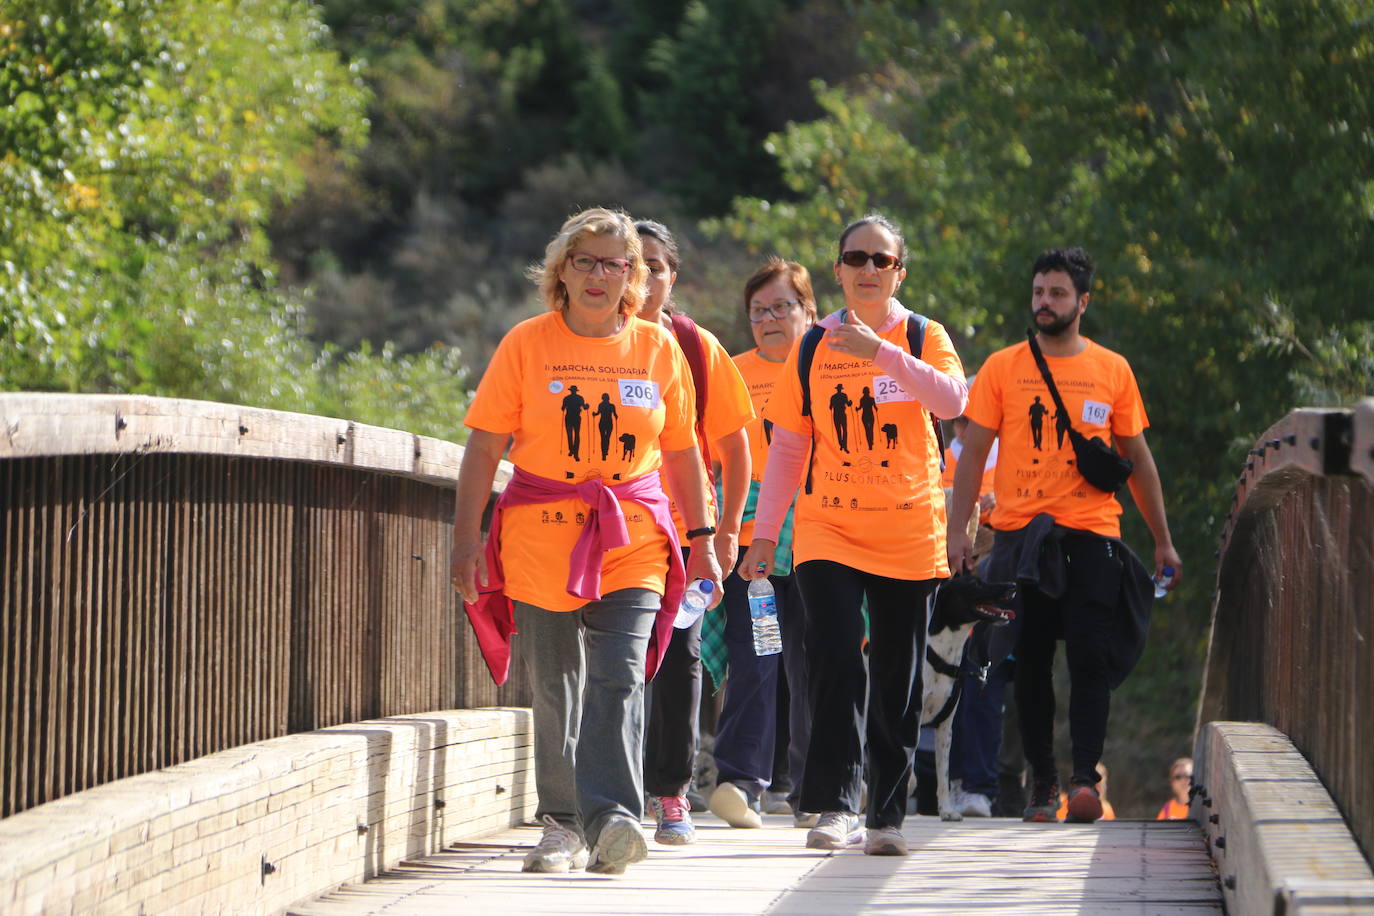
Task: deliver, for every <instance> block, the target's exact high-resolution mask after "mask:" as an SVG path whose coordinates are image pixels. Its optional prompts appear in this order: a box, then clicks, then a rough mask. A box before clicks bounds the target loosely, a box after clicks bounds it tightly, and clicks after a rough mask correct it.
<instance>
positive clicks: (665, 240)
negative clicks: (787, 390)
mask: <svg viewBox="0 0 1374 916" xmlns="http://www.w3.org/2000/svg"><path fill="white" fill-rule="evenodd" d="M635 229H636V230H637V231H638V232H639V237H640V242H641V244H642V245H643V246H644V263H645V265H646V266H647V268H648V279H647V282H646V284H645V287H644V306H643V308H642V309H641V310H640V313H639V317H640V318H643V319H644V320H645V321H650V322H655V323H662V324H663V326H664V327H666V328H668V329H669V330H670V331H672V333H673V336H674V337H675V338H676V339H677V342H678V345H679V346H680V347H681V348H682V350H683V354H684V356H685V358H686V360H687V364H688V367H689V370H690V373H689V375H688V377H687V380H688V383H689V384H692V383H694V384H695V386H696V391H697V393H698V398H697V418H696V419H697V422H696V433H697V447H698V448H699V449H700V451H701V455H702V460H703V461H704V463H705V468H707V469H709V468H710V467H711V462H712V460H715V461H718V462H720V468H721V492H722V499H721V503H722V505H720V506H719V507H717V506H715V492H714V489H713V488H709V487H708V492H707V494H706V499H707V500H708V503H709V504H710V505H709V509H710V512H709V514H710V515H711V517H712V518H714V519H715V520H716V521H715V527H714V528H712V529H711V530H712V533H713V535H714V536H713V538H712V539H711V540H710V541H707V540H705V539H702V540H700V541H693V542H692V543H691V545H690V546H689V547H688V548H687V549H688V550H689V551H690V552H692V553H696V552H697V551H704V550H710V551H712V552H714V554H715V556H716V558H717V559H718V560H719V562H720V568H721V569H722V570H728V569H729V568H730V567H731V566H733V565H734V562H735V555H736V553H737V552H738V549H739V527H740V514H741V513H742V512H743V509H744V500H745V496H746V495H747V493H748V492H749V440H748V437H747V436H746V435H745V432H744V428H745V424H747V423H748V422H749V421H750V420H752V419H753V418H754V409H753V406H752V404H751V403H750V401H749V390H748V389H747V388H745V387H744V380H743V379H742V378H740V374H739V370H738V369H736V368H735V364H734V363H733V362H732V361H731V360H730V354H729V353H727V352H726V351H725V348H724V347H722V346H721V345H720V341H718V340H717V339H716V337H715V335H713V334H712V333H711V332H710V331H707V330H706V329H705V328H702V327H699V326H698V325H697V324H696V323H695V322H694V321H692V320H691V319H690V318H688V317H687V316H686V315H683V314H681V313H680V312H679V311H678V309H677V308H676V307H675V305H674V303H673V299H672V293H673V284H674V283H675V282H677V271H678V267H679V264H680V257H679V254H678V247H677V240H676V239H674V238H673V234H672V233H671V232H669V231H668V227H666V226H664V225H663V224H662V223H657V222H654V221H653V220H640V221H639V222H637V223H635ZM708 476H709V475H708ZM717 510H718V511H717ZM674 520H675V521H676V522H677V524H678V530H679V532H680V533H683V534H684V535H685V534H690V533H691V532H690V531H687V529H688V528H689V527H690V526H688V525H687V524H686V521H685V519H684V518H683V517H682V515H681V514H678V513H674ZM707 524H711V523H710V522H708V523H707ZM684 543H686V540H684ZM717 603H719V599H717ZM701 627H702V619H701V618H699V619H697V621H696V622H695V623H693V624H692V625H691V626H689V627H687V628H685V629H681V630H677V629H675V630H673V639H672V644H671V645H670V646H669V647H668V654H667V655H666V656H665V657H664V659H663V669H662V671H660V672H659V675H658V677H657V678H656V679H655V680H654V683H653V685H652V687H651V688H650V690H649V709H648V717H647V723H646V732H645V736H644V745H645V747H644V789H645V791H646V792H647V793H648V794H649V807H650V809H651V810H652V812H653V814H654V818H655V820H656V821H657V827H656V829H655V831H654V839H655V840H657V841H658V842H660V843H664V844H667V845H673V846H676V845H681V844H684V843H691V842H693V841H694V840H695V839H696V828H695V827H694V826H693V824H692V818H691V815H690V814H689V813H688V812H689V811H690V810H691V805H690V803H689V802H688V801H687V787H688V785H689V783H690V782H691V779H692V767H693V764H694V763H695V762H696V754H697V742H698V739H699V734H698V731H699V728H700V709H701V682H702V670H701Z"/></svg>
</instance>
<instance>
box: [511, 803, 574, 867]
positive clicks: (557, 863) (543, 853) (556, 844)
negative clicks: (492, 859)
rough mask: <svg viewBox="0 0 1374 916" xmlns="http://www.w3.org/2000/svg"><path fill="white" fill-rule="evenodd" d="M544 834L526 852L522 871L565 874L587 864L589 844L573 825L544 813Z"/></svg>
mask: <svg viewBox="0 0 1374 916" xmlns="http://www.w3.org/2000/svg"><path fill="white" fill-rule="evenodd" d="M543 820H544V835H543V836H541V837H540V838H539V843H538V845H536V846H535V847H534V848H533V849H531V850H530V851H529V852H527V853H525V863H524V864H523V865H522V866H520V870H521V871H533V872H545V873H553V874H563V873H565V872H568V871H570V870H571V871H576V870H577V869H581V868H585V867H586V866H587V844H586V843H585V842H584V841H583V839H582V837H580V836H578V835H577V832H576V831H574V830H573V829H572V828H571V827H565V826H564V825H562V824H560V823H558V821H556V820H554V819H553V818H552V817H551V816H550V815H547V814H546V815H544V818H543Z"/></svg>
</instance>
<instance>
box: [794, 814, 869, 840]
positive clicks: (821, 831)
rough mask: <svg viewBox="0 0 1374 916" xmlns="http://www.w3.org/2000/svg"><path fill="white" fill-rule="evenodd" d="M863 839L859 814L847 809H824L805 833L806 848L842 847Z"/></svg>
mask: <svg viewBox="0 0 1374 916" xmlns="http://www.w3.org/2000/svg"><path fill="white" fill-rule="evenodd" d="M861 839H863V828H862V827H860V826H859V816H858V815H857V814H850V813H849V812H848V811H826V812H825V813H824V814H822V815H820V817H819V819H818V820H817V821H816V826H814V827H812V828H811V829H810V830H808V831H807V833H806V848H807V849H844V848H845V847H846V846H848V845H849V844H850V843H857V842H859V840H861Z"/></svg>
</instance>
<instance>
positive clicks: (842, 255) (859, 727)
mask: <svg viewBox="0 0 1374 916" xmlns="http://www.w3.org/2000/svg"><path fill="white" fill-rule="evenodd" d="M905 256H906V250H905V244H904V242H903V240H902V236H901V233H900V231H898V229H897V228H896V226H894V225H893V224H892V223H890V222H889V221H888V220H886V219H884V218H883V217H881V216H867V217H865V218H863V219H861V220H858V221H857V222H855V223H852V224H851V225H849V226H848V227H847V228H846V229H845V230H844V232H843V233H841V234H840V244H839V253H838V256H837V257H836V259H835V265H834V270H835V280H836V281H837V282H838V283H839V285H840V287H841V289H842V290H843V291H844V302H845V307H844V308H843V309H841V311H840V312H839V313H838V314H832V315H828V316H826V317H825V318H823V319H821V321H820V322H819V324H818V326H817V328H814V329H812V330H811V331H809V332H808V333H807V335H805V336H804V337H803V339H802V342H801V343H799V344H798V346H796V347H794V348H793V352H792V355H791V356H790V357H789V359H788V362H789V364H791V365H792V366H794V367H796V369H797V371H791V370H789V371H787V372H784V373H782V375H781V376H780V378H779V382H778V385H777V387H776V388H775V389H774V391H773V394H772V396H771V397H770V398H769V400H768V404H767V406H766V407H765V408H764V418H765V419H767V420H770V421H772V423H773V444H772V448H771V449H770V451H769V454H768V467H767V469H766V470H765V472H764V477H763V486H762V488H761V491H760V495H759V505H758V510H757V513H756V516H755V523H754V540H753V543H752V544H751V545H750V547H749V551H748V553H746V554H745V557H744V560H743V562H742V563H741V564H740V567H739V570H738V572H739V575H740V576H741V577H743V578H745V579H753V578H755V577H757V576H760V575H767V574H768V573H769V572H771V571H772V570H773V568H774V563H775V552H776V545H777V542H778V530H779V528H780V525H781V521H782V518H783V516H784V514H785V511H786V508H787V505H788V503H789V502H790V501H791V498H792V494H793V493H794V492H795V491H796V489H797V486H798V485H799V484H801V485H803V488H802V493H801V495H800V496H798V497H797V526H796V538H795V541H794V544H793V551H794V563H795V564H796V565H795V567H794V568H795V575H796V579H797V585H798V587H799V588H800V591H801V594H802V599H803V603H804V605H805V607H806V660H807V678H808V682H809V689H810V700H811V741H810V745H809V748H808V752H807V757H806V772H805V774H804V776H803V779H802V789H801V799H800V804H801V808H802V809H803V810H805V811H815V812H818V813H819V814H820V819H819V822H818V823H817V824H816V826H815V827H814V828H812V829H811V831H810V832H809V833H808V834H807V838H806V844H807V846H809V847H812V848H818V849H842V848H844V846H846V845H847V844H848V843H849V842H850V841H851V840H852V839H855V838H857V837H858V836H859V835H860V834H861V833H862V831H861V829H860V827H859V820H858V816H857V812H858V811H859V799H860V795H861V784H862V781H863V778H864V772H865V762H866V763H867V770H868V780H869V782H868V788H869V791H868V813H867V817H866V821H865V824H866V827H867V840H866V843H865V845H864V851H865V852H866V853H867V854H869V855H906V854H907V844H906V840H905V838H904V837H903V835H902V832H901V826H902V820H903V818H904V817H905V814H906V795H907V792H906V789H907V781H908V779H909V777H910V775H911V764H912V754H913V752H914V750H915V746H916V737H917V727H918V725H919V721H918V720H919V716H920V710H921V677H920V671H921V660H922V655H923V653H924V651H925V626H926V609H927V607H928V605H929V601H930V599H931V596H932V595H933V594H934V591H935V586H936V585H937V584H938V582H939V580H941V579H944V578H947V577H948V576H949V564H948V557H947V555H946V552H945V510H944V491H943V490H942V489H941V487H940V454H939V446H938V440H937V436H936V433H935V431H934V430H933V429H932V415H933V416H935V417H940V418H952V417H957V416H958V415H959V414H960V413H962V412H963V410H964V405H965V403H966V402H967V400H968V386H967V385H966V384H965V383H964V371H963V367H962V366H961V364H960V362H959V357H958V355H957V354H956V353H955V352H954V347H953V345H952V344H951V343H950V340H949V335H948V334H947V333H946V332H945V329H944V328H943V327H942V326H941V325H940V324H939V323H938V322H935V321H929V320H926V319H923V318H921V317H920V316H916V315H913V313H911V312H909V311H908V310H907V309H906V308H904V307H903V306H902V305H901V303H899V302H898V301H897V300H896V299H895V298H893V297H894V296H895V294H896V292H897V288H898V286H900V285H901V282H902V280H903V279H904V278H905V277H906V269H905V267H904V266H903V260H904V258H905ZM818 334H819V335H823V336H821V337H820V340H819V342H818V343H815V344H814V349H813V350H810V351H809V356H810V358H809V359H805V361H804V360H803V357H805V356H807V355H808V349H809V346H810V344H808V342H807V341H808V338H811V339H812V340H814V338H813V337H812V335H818ZM918 348H919V349H918ZM916 352H919V356H917V355H914V354H915V353H916ZM865 386H868V387H870V388H872V390H873V392H874V398H875V401H876V402H877V403H878V404H879V406H880V409H881V411H882V415H883V434H884V439H883V441H882V442H881V443H875V446H876V447H869V446H868V444H867V442H866V440H864V439H863V438H862V437H860V436H848V429H847V421H846V423H845V424H842V423H841V422H840V421H841V420H842V419H845V418H842V417H841V416H840V415H839V414H838V413H836V416H834V417H833V418H832V417H830V416H829V415H828V414H829V413H830V411H828V410H827V409H825V408H824V407H821V409H820V410H815V409H813V407H814V405H815V403H816V402H818V401H819V402H820V403H821V404H825V403H826V401H825V400H824V399H826V398H827V397H829V394H828V393H829V392H831V391H835V392H837V393H842V392H858V391H860V390H861V389H862V388H863V387H865ZM865 603H866V606H867V612H868V613H867V627H865V617H864V612H863V608H864V606H865ZM865 629H867V634H866V633H865ZM865 635H867V637H868V653H867V658H865V653H864V648H863V646H864V640H865Z"/></svg>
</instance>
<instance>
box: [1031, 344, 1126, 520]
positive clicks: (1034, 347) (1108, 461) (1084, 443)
mask: <svg viewBox="0 0 1374 916" xmlns="http://www.w3.org/2000/svg"><path fill="white" fill-rule="evenodd" d="M1026 337H1027V338H1028V339H1029V340H1030V348H1031V355H1032V356H1034V357H1035V364H1036V365H1037V366H1039V367H1040V375H1041V376H1042V377H1043V378H1044V379H1045V386H1046V387H1047V388H1049V389H1050V397H1051V398H1053V399H1054V406H1055V407H1057V408H1059V412H1060V414H1062V415H1063V416H1064V417H1065V418H1068V417H1069V411H1068V409H1067V408H1065V407H1064V399H1063V398H1061V397H1060V396H1059V389H1058V388H1057V387H1055V384H1054V376H1052V375H1050V367H1049V366H1048V365H1047V364H1046V363H1045V354H1043V353H1041V352H1040V342H1039V341H1037V340H1036V339H1035V331H1034V330H1027V331H1026ZM1068 433H1069V441H1070V442H1071V443H1073V454H1074V458H1076V459H1077V463H1078V473H1080V474H1082V475H1083V479H1084V480H1086V481H1087V482H1088V483H1090V484H1092V485H1093V486H1095V487H1097V488H1098V489H1099V490H1102V491H1103V492H1105V493H1115V492H1116V491H1117V490H1120V489H1121V485H1122V484H1124V483H1125V482H1126V479H1127V478H1129V477H1130V476H1131V469H1132V468H1133V467H1135V465H1134V464H1133V463H1132V462H1131V459H1129V458H1127V457H1125V456H1123V455H1121V454H1120V453H1118V452H1117V451H1116V450H1115V449H1113V448H1112V447H1111V446H1110V445H1108V444H1107V443H1105V442H1103V441H1102V439H1101V437H1100V436H1093V437H1092V438H1091V439H1089V438H1088V437H1087V436H1085V435H1083V434H1082V433H1080V432H1079V431H1078V430H1076V429H1074V427H1073V421H1072V420H1069V429H1068Z"/></svg>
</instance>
